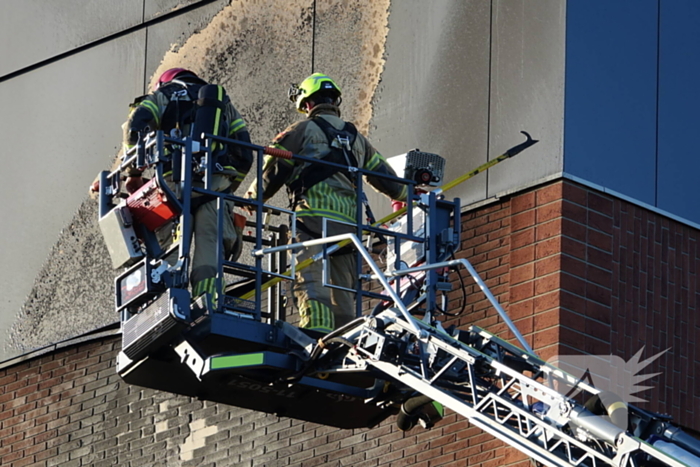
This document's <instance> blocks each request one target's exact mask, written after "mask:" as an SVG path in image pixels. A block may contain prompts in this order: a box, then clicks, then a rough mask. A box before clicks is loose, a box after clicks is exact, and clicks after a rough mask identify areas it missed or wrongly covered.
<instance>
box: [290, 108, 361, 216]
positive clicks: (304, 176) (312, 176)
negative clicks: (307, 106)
mask: <svg viewBox="0 0 700 467" xmlns="http://www.w3.org/2000/svg"><path fill="white" fill-rule="evenodd" d="M312 121H313V122H314V123H315V124H316V125H318V127H319V128H320V129H321V130H322V131H323V133H324V134H325V135H326V139H327V140H328V147H329V148H330V151H328V153H327V154H326V155H325V156H323V157H321V158H320V159H321V160H325V161H328V162H333V163H335V164H341V165H344V166H346V167H357V166H358V165H357V158H356V157H355V154H353V152H352V145H353V144H354V143H355V139H356V138H357V128H355V125H353V124H352V123H350V122H345V125H344V126H343V128H342V129H340V130H338V129H337V128H335V127H334V126H333V125H332V124H331V123H330V122H329V121H328V120H326V119H324V118H322V117H320V116H318V117H315V118H314V119H313V120H312ZM336 173H340V174H342V175H343V176H345V177H346V178H347V179H348V180H349V181H350V183H351V184H352V185H353V186H355V177H354V176H353V175H352V174H351V173H350V170H348V169H343V168H340V167H333V166H330V165H325V164H308V165H307V166H306V167H304V169H302V171H301V173H300V174H299V176H298V177H297V178H296V180H294V181H293V182H292V183H290V184H289V187H288V189H289V192H290V198H291V199H292V208H295V207H296V206H297V204H298V203H299V201H301V197H302V196H304V195H305V194H306V193H307V192H308V191H309V190H310V189H311V188H312V187H313V186H315V185H317V184H318V183H321V182H322V181H324V180H326V179H327V178H329V177H332V176H333V175H335V174H336Z"/></svg>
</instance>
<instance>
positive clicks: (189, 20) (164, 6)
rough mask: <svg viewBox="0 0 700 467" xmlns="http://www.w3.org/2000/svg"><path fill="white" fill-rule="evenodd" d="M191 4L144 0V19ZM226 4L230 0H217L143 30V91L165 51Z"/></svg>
mask: <svg viewBox="0 0 700 467" xmlns="http://www.w3.org/2000/svg"><path fill="white" fill-rule="evenodd" d="M191 3H196V1H195V0H189V1H186V2H185V1H180V0H146V8H145V11H146V13H145V15H146V21H148V20H149V19H152V18H154V17H157V16H159V15H160V14H162V13H167V12H169V11H170V10H171V9H173V8H176V7H180V6H183V5H188V4H191ZM228 3H230V0H219V1H216V2H213V3H210V4H208V5H204V6H202V7H200V8H197V9H196V10H193V11H191V12H189V13H187V14H183V15H180V16H176V17H174V18H171V19H169V20H168V21H165V22H162V23H158V24H156V25H154V26H151V27H149V28H148V32H147V33H146V76H145V80H144V92H147V91H148V85H149V83H150V82H151V78H152V76H153V74H154V72H155V70H156V69H157V68H158V66H159V65H160V62H161V60H163V56H164V55H165V53H166V52H168V51H169V50H177V49H178V48H179V47H181V46H182V45H183V44H184V43H185V42H186V41H187V39H189V38H190V37H191V36H192V34H195V33H197V32H198V31H200V30H201V29H203V28H204V27H206V26H207V24H209V22H211V20H212V18H213V17H214V16H215V15H216V14H217V13H219V12H220V11H221V9H222V8H223V7H224V6H226V5H227V4H228Z"/></svg>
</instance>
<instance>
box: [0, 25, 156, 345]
mask: <svg viewBox="0 0 700 467" xmlns="http://www.w3.org/2000/svg"><path fill="white" fill-rule="evenodd" d="M144 34H145V31H143V32H141V33H137V34H134V35H131V36H127V37H124V38H121V39H119V40H116V41H113V42H110V43H107V44H104V45H102V46H99V47H96V48H94V49H90V50H88V51H86V52H84V53H82V54H79V55H75V56H72V57H70V58H67V59H65V60H62V61H59V62H56V63H53V64H51V65H49V66H46V67H44V68H41V69H39V70H36V71H32V72H30V73H28V74H26V75H23V76H21V77H19V78H16V79H13V80H9V81H6V82H4V83H2V84H0V100H2V102H3V103H4V108H6V109H12V111H11V112H2V115H1V116H0V128H2V133H3V138H2V139H3V165H4V170H3V171H2V173H0V197H1V198H2V199H3V200H6V201H5V202H3V203H2V205H0V217H2V219H3V222H2V240H3V242H2V247H1V248H0V264H3V268H2V270H0V293H1V294H2V306H1V307H0V328H3V329H5V328H7V327H8V326H9V323H10V322H11V320H12V319H13V318H14V317H15V315H16V314H17V312H18V311H19V309H20V307H21V306H22V304H23V302H24V300H25V297H27V295H28V294H29V292H30V290H31V289H32V283H33V282H34V279H35V276H36V275H37V273H38V272H39V270H40V268H41V267H42V265H43V264H44V262H45V261H46V259H47V256H49V252H50V251H51V250H52V246H54V244H55V242H56V240H57V238H58V237H59V232H61V230H62V229H63V228H64V227H66V226H67V225H69V223H70V222H71V219H72V218H73V217H74V216H75V215H76V210H77V209H78V208H79V207H80V206H81V204H82V202H83V200H84V199H85V198H86V195H87V188H88V186H89V184H90V183H91V182H92V180H93V179H94V178H95V175H96V174H97V172H98V171H100V170H103V169H105V168H108V167H109V165H110V162H111V160H112V158H113V157H114V155H115V154H116V152H117V148H118V147H119V145H120V125H121V123H122V121H123V120H124V117H125V115H126V112H127V110H128V102H130V99H131V98H132V96H133V95H134V94H136V93H138V92H139V91H140V89H141V86H142V84H143V83H142V76H143V63H144V52H143V43H144ZM10 200H11V202H10ZM83 232H84V231H83V230H81V228H80V227H76V228H75V229H71V231H70V232H69V231H64V232H63V234H64V236H67V239H68V240H69V242H68V244H66V245H65V248H55V249H54V251H53V256H52V258H53V259H50V260H49V262H53V263H57V262H59V261H62V260H63V259H65V256H64V255H67V254H69V252H71V251H72V246H71V242H73V241H82V240H83V239H82V235H83ZM91 241H92V240H89V241H86V243H85V244H90V242H91ZM93 247H94V246H93ZM95 251H98V250H95ZM82 259H83V260H84V259H85V258H82ZM99 262H100V260H99V259H95V260H94V263H95V264H99ZM64 265H65V264H64ZM87 270H89V271H91V273H95V271H94V270H93V269H92V264H91V263H90V262H85V263H84V264H76V265H75V268H74V269H70V268H66V269H65V270H62V271H60V270H59V271H57V273H59V274H65V276H64V277H60V278H59V277H55V276H54V277H49V278H48V279H49V280H50V281H52V282H54V283H58V282H63V284H64V287H59V288H57V289H55V290H53V291H52V295H53V296H51V297H50V300H56V301H57V302H58V301H63V305H64V309H63V311H64V312H65V316H64V317H65V318H66V321H65V322H76V323H80V322H81V318H79V317H82V318H83V320H84V323H82V324H84V325H85V326H87V329H91V328H92V327H96V325H99V324H104V322H105V320H107V321H108V322H109V321H110V320H113V319H114V316H113V314H112V313H111V312H110V311H109V310H104V311H106V312H107V315H105V314H101V313H97V311H98V310H95V309H93V308H92V307H88V308H89V309H83V310H75V309H74V308H73V307H74V306H77V305H79V304H80V305H86V304H89V303H90V302H91V301H97V300H95V299H94V297H90V294H89V293H85V292H86V289H85V287H87V290H92V289H91V287H90V286H91V285H93V284H94V283H95V282H94V281H97V282H98V283H99V284H101V285H104V281H102V280H101V279H102V278H98V277H94V276H93V275H87V274H86V271H87ZM104 274H105V275H106V276H108V278H109V281H111V278H112V276H111V268H110V270H107V271H104ZM109 281H108V282H109ZM76 284H79V288H78V289H76V288H73V285H76ZM78 290H80V291H81V292H80V293H78V294H77V295H76V296H73V295H71V294H72V292H77V291H78ZM35 311H38V310H35ZM68 317H70V318H68ZM56 318H58V317H56ZM58 322H63V321H58ZM52 326H53V327H54V329H53V330H55V331H56V332H60V331H62V330H63V328H62V327H59V326H55V322H54V323H52ZM30 329H31V328H30ZM83 329H86V328H85V327H83ZM55 337H57V335H51V336H50V337H49V336H47V341H54V340H55V339H54V338H55Z"/></svg>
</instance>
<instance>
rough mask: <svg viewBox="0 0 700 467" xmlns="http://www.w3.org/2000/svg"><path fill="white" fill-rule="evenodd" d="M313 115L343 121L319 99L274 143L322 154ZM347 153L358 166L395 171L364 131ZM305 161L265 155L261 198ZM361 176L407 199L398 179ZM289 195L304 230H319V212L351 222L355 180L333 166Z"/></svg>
mask: <svg viewBox="0 0 700 467" xmlns="http://www.w3.org/2000/svg"><path fill="white" fill-rule="evenodd" d="M317 119H325V120H326V121H327V122H329V123H330V124H331V125H332V126H333V127H334V128H336V129H337V130H341V129H343V128H344V126H345V121H344V120H342V119H341V118H340V111H339V109H338V107H336V106H334V105H331V104H320V105H317V106H315V107H314V108H313V109H312V110H311V112H310V113H309V115H308V118H307V119H306V120H303V121H300V122H297V123H294V124H292V125H291V126H290V127H288V128H287V129H286V130H284V131H283V132H282V133H280V134H279V135H277V137H275V139H274V140H273V146H274V147H276V148H279V149H284V150H287V151H291V152H293V153H294V154H299V155H301V156H306V157H313V158H317V159H322V158H324V157H326V156H327V155H328V154H329V152H330V151H331V148H330V146H329V141H328V138H327V136H326V133H325V132H324V131H323V130H322V129H321V127H320V126H319V125H318V124H317V123H316V122H315V120H317ZM352 153H353V155H354V156H355V160H356V163H357V166H358V167H362V168H364V169H367V170H371V171H373V172H378V173H382V174H388V175H393V176H396V174H395V172H394V170H393V169H392V168H391V166H390V165H389V164H388V163H387V162H386V159H384V157H383V156H382V155H381V154H379V152H377V150H376V149H374V147H373V146H372V145H371V144H370V143H369V141H368V140H367V138H365V137H364V136H363V135H361V134H357V136H356V138H355V140H354V142H353V144H352ZM308 165H309V164H308V163H305V162H301V161H295V160H288V159H281V158H276V157H272V156H265V160H264V163H263V174H262V178H263V180H262V186H263V199H264V200H268V199H270V198H271V197H272V196H274V194H275V193H276V192H277V191H278V190H279V189H280V188H281V187H282V186H283V185H287V186H288V187H289V186H291V185H293V184H294V183H295V181H296V180H297V179H298V178H299V177H300V176H303V174H304V173H305V172H304V169H305V168H306V167H307V166H308ZM306 173H308V172H306ZM366 180H367V182H368V183H369V184H370V185H371V186H372V187H373V188H375V189H376V190H377V191H379V192H381V193H384V194H385V195H387V196H388V197H390V198H392V199H396V200H400V201H404V200H405V199H406V196H407V188H406V186H405V185H403V184H400V183H396V182H393V181H390V180H386V179H383V178H380V177H374V176H368V177H366ZM256 188H257V182H256V181H254V182H253V184H252V185H251V187H250V189H249V193H250V194H251V197H253V198H254V197H256V196H257V190H256ZM292 201H293V204H294V206H293V208H294V210H295V211H296V213H297V219H298V221H299V222H301V223H303V224H304V225H305V227H306V230H310V231H313V232H315V233H316V234H320V233H321V226H322V224H321V220H320V219H321V218H323V217H326V218H329V219H334V220H338V221H341V222H348V223H355V222H356V215H357V195H356V191H355V186H354V180H353V179H352V177H348V175H347V174H346V173H343V172H337V173H335V174H333V175H331V176H330V177H328V178H326V179H325V180H323V181H320V182H318V183H316V184H315V185H313V186H311V187H308V189H306V190H305V192H304V193H303V194H301V195H300V196H296V199H293V200H292Z"/></svg>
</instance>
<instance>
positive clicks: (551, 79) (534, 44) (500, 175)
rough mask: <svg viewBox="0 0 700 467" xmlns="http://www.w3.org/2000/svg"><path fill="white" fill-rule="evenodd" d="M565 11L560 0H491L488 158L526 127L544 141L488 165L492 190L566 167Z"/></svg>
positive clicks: (517, 138) (511, 142) (510, 143)
mask: <svg viewBox="0 0 700 467" xmlns="http://www.w3.org/2000/svg"><path fill="white" fill-rule="evenodd" d="M565 13H566V3H565V2H562V1H560V0H542V1H537V2H532V1H527V0H496V1H494V2H493V20H492V21H493V44H492V48H491V51H492V65H491V88H490V96H491V97H490V126H489V159H492V158H495V157H497V156H499V155H500V154H502V153H503V152H505V151H506V150H507V149H508V148H510V147H512V146H514V145H515V144H518V143H520V142H522V141H524V140H525V139H524V137H523V135H521V134H520V133H519V132H520V131H522V130H525V131H527V132H529V133H530V134H531V135H532V137H533V138H534V139H538V140H540V143H539V144H537V145H536V146H533V147H532V148H530V149H528V150H527V151H526V152H523V153H522V154H520V155H518V156H517V157H516V158H514V159H512V160H507V161H505V162H503V163H501V164H499V165H498V166H495V167H493V168H492V169H490V170H489V172H488V174H487V176H488V194H489V196H493V195H495V194H497V193H499V192H502V191H504V190H509V189H513V188H515V187H518V186H523V185H525V184H528V183H530V182H533V181H535V180H538V179H540V178H542V177H545V176H547V175H550V174H554V173H557V172H561V170H562V167H563V157H562V146H563V123H562V118H563V113H564V107H563V105H564V104H563V101H564V33H565V24H564V23H565V21H564V19H565Z"/></svg>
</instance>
